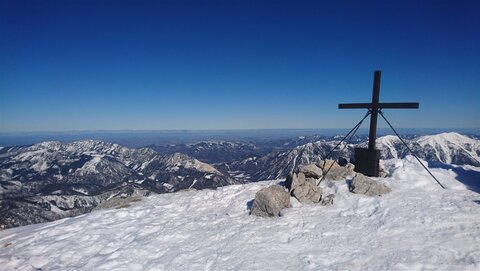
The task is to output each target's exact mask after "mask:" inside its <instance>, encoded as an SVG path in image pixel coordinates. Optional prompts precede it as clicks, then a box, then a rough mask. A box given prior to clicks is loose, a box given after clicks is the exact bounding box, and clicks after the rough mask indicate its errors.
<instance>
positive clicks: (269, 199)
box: [251, 185, 291, 217]
mask: <svg viewBox="0 0 480 271" xmlns="http://www.w3.org/2000/svg"><path fill="white" fill-rule="evenodd" d="M289 207H291V205H290V195H289V194H288V192H287V191H285V188H284V187H282V186H279V185H272V186H269V187H266V188H263V189H260V190H259V191H258V192H257V194H255V200H254V201H253V206H252V210H251V214H254V215H256V216H262V217H272V216H279V215H280V211H281V210H282V209H284V208H289Z"/></svg>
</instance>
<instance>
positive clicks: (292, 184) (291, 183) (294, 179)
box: [285, 172, 306, 192]
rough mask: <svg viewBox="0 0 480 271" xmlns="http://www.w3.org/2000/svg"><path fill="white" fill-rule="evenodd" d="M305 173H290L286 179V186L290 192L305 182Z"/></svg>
mask: <svg viewBox="0 0 480 271" xmlns="http://www.w3.org/2000/svg"><path fill="white" fill-rule="evenodd" d="M305 181H306V179H305V174H303V173H301V172H300V173H298V174H297V173H290V174H288V176H287V179H286V180H285V187H286V188H287V189H288V191H289V192H292V190H294V189H295V188H296V187H297V186H300V185H303V184H304V183H305Z"/></svg>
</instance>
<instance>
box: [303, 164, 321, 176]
mask: <svg viewBox="0 0 480 271" xmlns="http://www.w3.org/2000/svg"><path fill="white" fill-rule="evenodd" d="M298 172H301V173H303V174H305V177H307V178H314V179H319V178H321V177H322V176H323V171H322V169H321V168H319V167H318V166H316V165H314V164H310V165H300V166H298Z"/></svg>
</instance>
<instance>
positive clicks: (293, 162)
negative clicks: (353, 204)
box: [228, 133, 480, 181]
mask: <svg viewBox="0 0 480 271" xmlns="http://www.w3.org/2000/svg"><path fill="white" fill-rule="evenodd" d="M340 140H341V138H338V137H334V138H324V139H321V140H319V141H316V142H311V143H306V144H304V145H300V146H296V147H294V148H292V149H288V150H282V151H273V152H271V153H268V154H266V155H263V156H251V157H248V158H245V159H243V160H240V161H236V162H233V163H231V164H229V165H228V169H229V170H230V171H231V172H235V173H237V174H243V175H245V176H248V177H249V178H250V180H253V181H260V180H269V179H277V178H282V177H284V176H286V175H287V174H288V173H289V172H290V171H291V170H292V169H293V168H294V167H295V166H298V165H300V164H309V163H315V162H317V161H319V160H322V159H325V156H326V155H327V154H328V153H329V152H330V150H332V149H333V148H334V147H335V146H336V145H337V144H338V142H340ZM293 142H297V141H296V140H295V141H293ZM357 142H359V140H358V138H356V139H355V141H354V142H349V143H345V142H342V144H341V145H339V146H338V148H337V149H336V150H335V151H334V152H333V153H332V154H331V156H330V157H328V158H329V159H338V158H340V157H343V158H345V159H352V158H353V150H354V148H355V147H357V146H358V147H366V146H367V144H368V142H367V141H366V140H363V141H360V143H357ZM406 142H407V144H408V145H409V146H410V148H411V149H412V151H413V152H414V153H415V154H416V155H417V156H419V157H420V158H422V159H425V160H427V161H436V162H442V163H447V164H457V165H471V166H480V140H478V139H474V138H471V137H468V136H465V135H461V134H458V133H442V134H436V135H428V136H417V137H410V138H409V139H407V140H406ZM292 144H293V143H292ZM376 146H377V148H378V149H379V150H381V158H382V159H391V158H405V157H406V156H407V155H408V154H409V151H408V149H407V148H406V147H405V145H403V143H402V142H401V141H400V139H398V137H396V136H392V135H387V136H383V137H379V138H378V139H377V141H376Z"/></svg>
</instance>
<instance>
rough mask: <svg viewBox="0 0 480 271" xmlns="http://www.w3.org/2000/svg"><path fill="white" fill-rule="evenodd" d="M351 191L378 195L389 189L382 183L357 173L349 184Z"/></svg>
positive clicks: (387, 191)
mask: <svg viewBox="0 0 480 271" xmlns="http://www.w3.org/2000/svg"><path fill="white" fill-rule="evenodd" d="M349 190H350V192H352V193H356V194H363V195H367V196H379V195H383V194H386V193H389V192H390V191H391V189H390V188H389V187H388V186H386V185H384V184H383V183H380V182H377V181H374V180H372V179H370V178H368V177H367V176H365V175H363V174H361V173H357V174H356V175H355V177H354V178H353V180H352V183H351V184H350V186H349Z"/></svg>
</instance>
